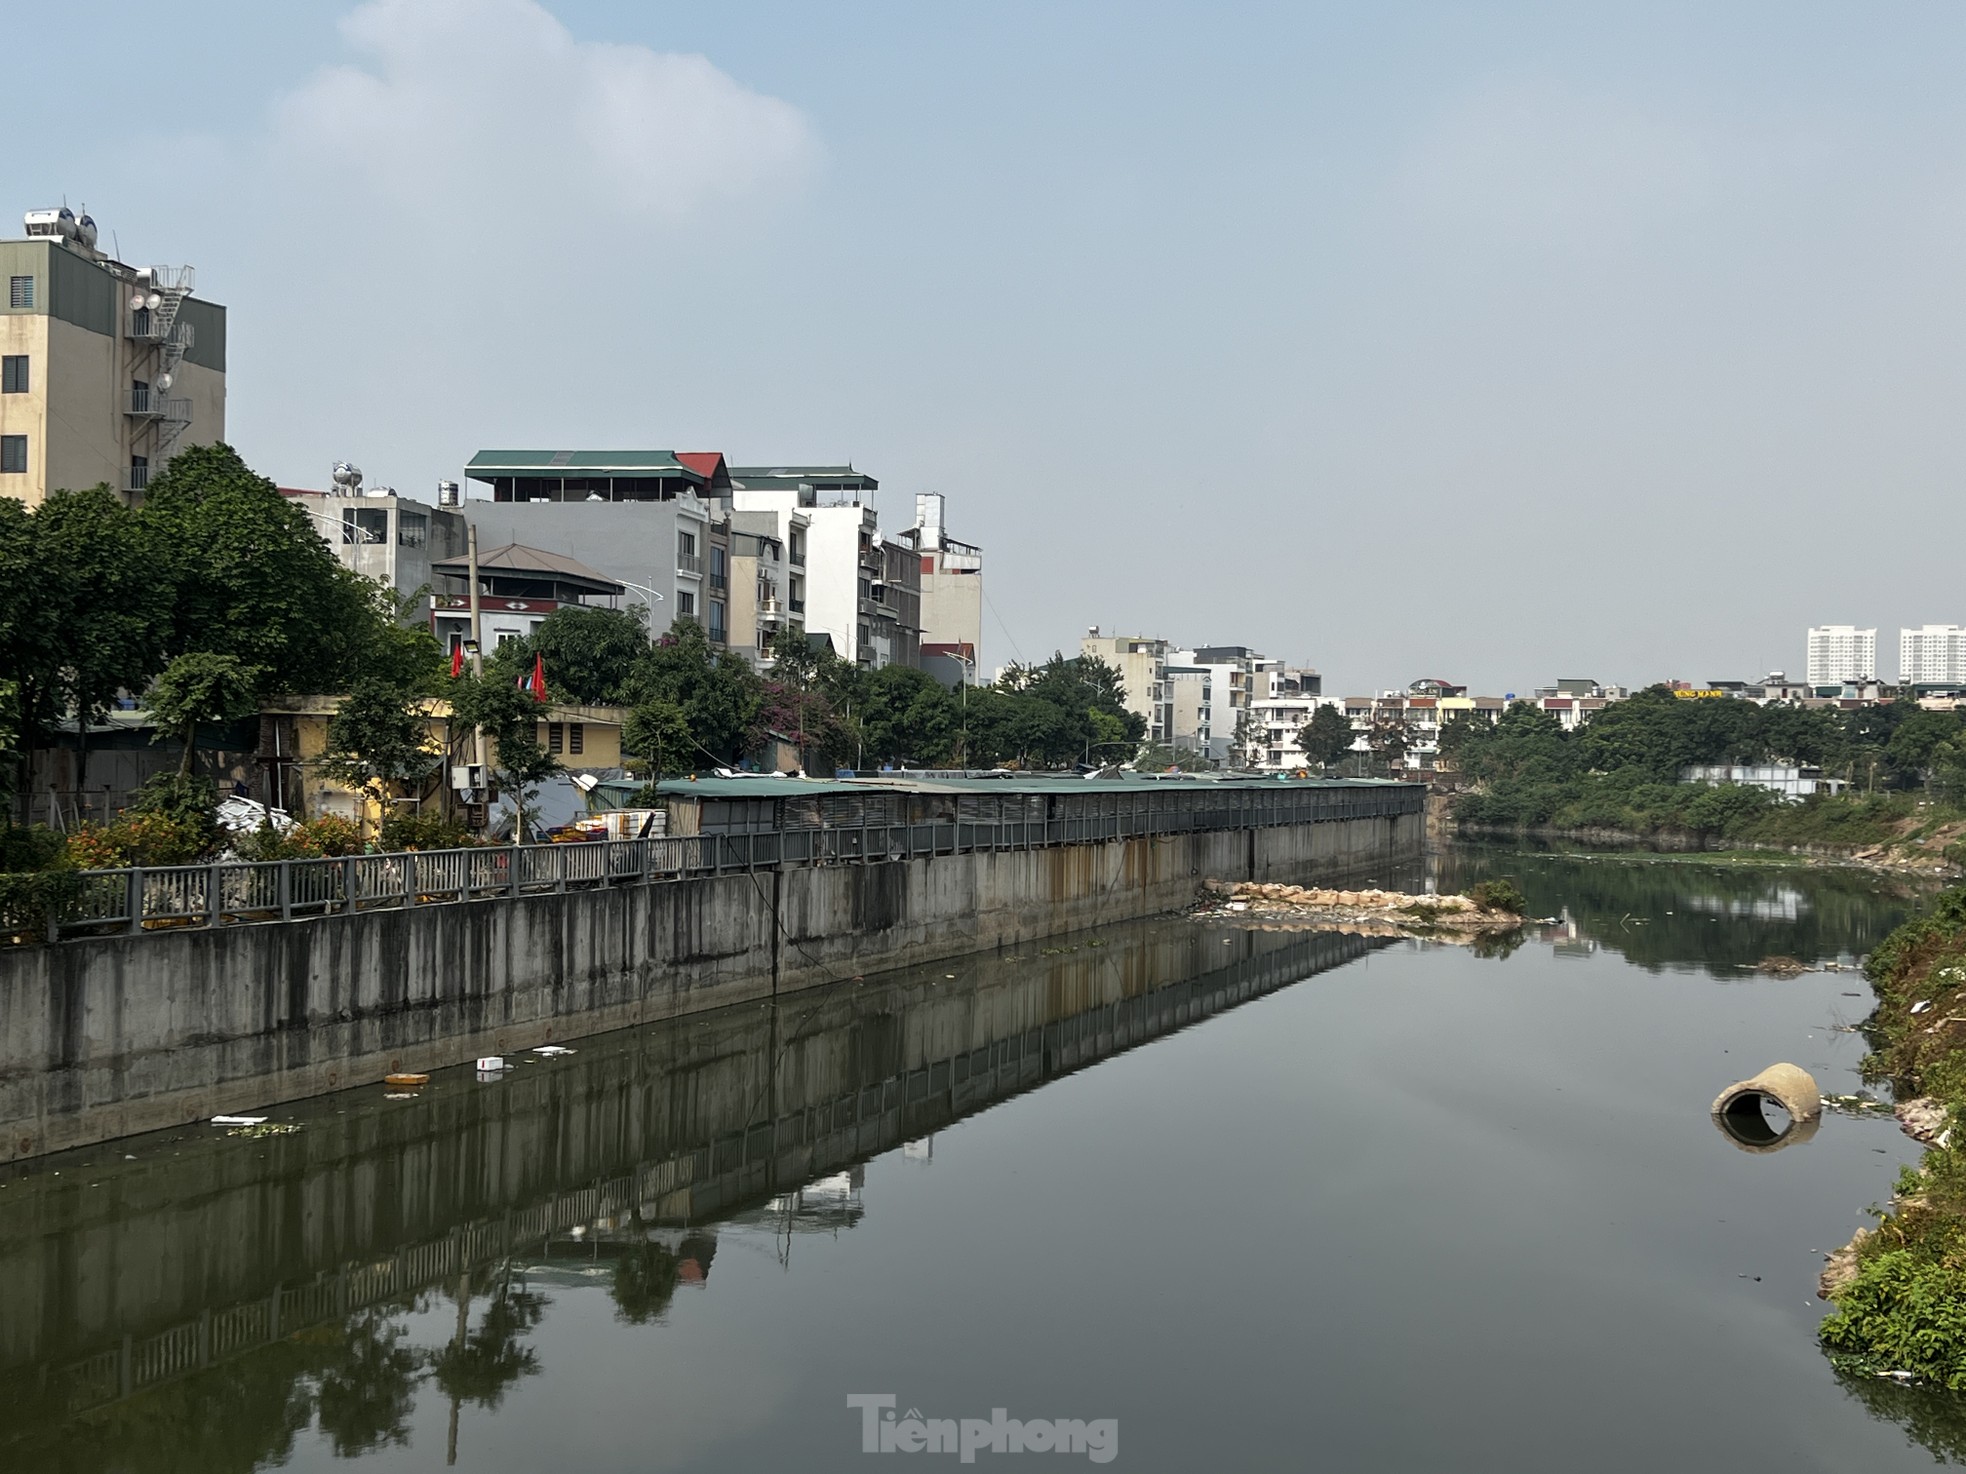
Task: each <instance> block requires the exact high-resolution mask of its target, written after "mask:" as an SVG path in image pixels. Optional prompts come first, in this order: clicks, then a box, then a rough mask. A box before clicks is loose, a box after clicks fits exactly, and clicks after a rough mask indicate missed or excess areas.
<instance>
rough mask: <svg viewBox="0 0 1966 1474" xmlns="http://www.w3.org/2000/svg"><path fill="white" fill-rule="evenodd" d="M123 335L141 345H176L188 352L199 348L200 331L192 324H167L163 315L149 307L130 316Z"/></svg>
mask: <svg viewBox="0 0 1966 1474" xmlns="http://www.w3.org/2000/svg"><path fill="white" fill-rule="evenodd" d="M123 333H124V336H125V337H129V338H134V339H135V340H136V341H137V342H139V343H175V344H176V345H177V346H178V347H180V348H182V349H184V350H185V351H186V352H190V350H191V349H193V348H195V347H197V346H198V330H197V329H196V328H195V327H193V326H192V325H191V324H190V323H188V322H173V323H166V322H165V321H164V317H163V314H162V313H157V312H152V311H151V310H150V309H149V308H148V307H139V308H138V309H137V310H136V311H134V312H132V313H131V314H130V315H129V317H128V318H127V319H126V320H125V322H124V326H123Z"/></svg>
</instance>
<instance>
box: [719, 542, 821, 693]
mask: <svg viewBox="0 0 1966 1474" xmlns="http://www.w3.org/2000/svg"><path fill="white" fill-rule="evenodd" d="M796 526H797V529H798V530H800V531H803V529H804V527H805V519H804V518H799V519H798V520H797V523H796ZM778 528H779V524H778V518H777V516H776V515H775V514H774V513H771V512H732V513H731V514H730V627H731V648H732V649H733V650H737V651H740V652H741V653H742V654H744V655H745V656H746V657H747V658H748V659H749V660H750V661H751V663H752V664H753V665H756V666H758V667H759V668H760V669H767V668H769V667H770V665H771V663H772V661H771V643H772V641H773V639H775V638H776V637H777V634H778V631H779V630H780V629H782V628H783V627H785V626H786V625H790V626H791V627H792V628H793V629H796V630H801V631H802V630H804V628H805V612H804V601H803V600H801V601H800V607H799V609H797V610H794V609H793V608H792V607H791V598H790V594H789V593H788V590H789V588H790V587H791V565H790V563H789V562H788V561H787V553H786V547H785V539H784V538H783V537H782V536H781V535H780V534H779V530H778Z"/></svg>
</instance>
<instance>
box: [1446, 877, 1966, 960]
mask: <svg viewBox="0 0 1966 1474" xmlns="http://www.w3.org/2000/svg"><path fill="white" fill-rule="evenodd" d="M1501 876H1506V877H1508V878H1509V879H1511V880H1513V881H1515V883H1516V884H1517V885H1519V886H1521V887H1522V891H1523V894H1524V895H1525V896H1526V897H1527V898H1528V900H1529V909H1530V912H1531V914H1532V915H1534V916H1538V917H1551V918H1555V919H1554V920H1553V921H1551V922H1549V923H1544V924H1537V925H1534V926H1532V927H1531V928H1530V930H1529V931H1528V933H1526V934H1518V936H1517V937H1516V938H1514V939H1513V941H1514V943H1515V944H1517V945H1519V944H1520V942H1521V941H1523V940H1526V939H1528V938H1529V937H1533V938H1535V939H1536V940H1539V941H1541V942H1543V943H1544V944H1545V945H1547V946H1549V947H1550V948H1551V949H1552V950H1553V951H1554V952H1555V953H1556V954H1557V955H1558V956H1570V957H1587V956H1589V955H1590V954H1591V953H1593V952H1595V951H1596V950H1598V949H1599V948H1604V949H1606V950H1609V951H1613V952H1617V953H1620V954H1621V955H1623V956H1624V958H1625V959H1626V960H1627V961H1629V962H1631V963H1633V964H1634V965H1636V966H1638V967H1642V968H1645V969H1646V970H1648V971H1651V972H1659V971H1662V970H1664V969H1666V968H1676V969H1687V968H1697V969H1700V970H1703V971H1705V972H1707V973H1709V974H1711V975H1712V976H1714V977H1716V978H1721V979H1724V980H1733V979H1738V978H1742V977H1747V976H1750V975H1752V974H1754V973H1755V972H1756V971H1757V970H1758V969H1759V968H1760V967H1761V966H1762V964H1763V963H1764V962H1766V961H1768V960H1769V959H1771V958H1795V959H1798V960H1800V961H1802V962H1804V963H1811V964H1813V963H1822V962H1841V963H1842V964H1843V965H1845V966H1848V967H1852V968H1854V967H1855V966H1856V964H1857V962H1858V960H1859V959H1860V958H1861V957H1862V956H1863V955H1864V954H1865V953H1867V952H1869V951H1870V949H1871V948H1872V947H1873V946H1875V945H1876V944H1877V943H1878V942H1879V941H1881V940H1883V938H1884V937H1885V935H1886V934H1887V933H1889V932H1890V931H1891V929H1892V928H1893V927H1895V926H1896V925H1897V924H1898V923H1899V922H1900V921H1902V920H1903V919H1904V917H1905V916H1906V914H1908V912H1909V911H1910V910H1911V909H1912V907H1913V906H1914V905H1915V904H1916V903H1917V901H1918V898H1919V897H1920V896H1922V895H1925V894H1928V893H1929V892H1930V891H1931V889H1932V887H1931V886H1930V885H1929V884H1927V883H1925V882H1923V881H1918V880H1913V879H1907V878H1900V877H1896V876H1883V875H1876V874H1872V873H1870V872H1867V871H1861V870H1854V869H1839V868H1827V867H1825V868H1819V869H1818V868H1805V867H1801V866H1793V867H1790V866H1768V867H1765V868H1760V867H1753V866H1728V865H1722V864H1711V863H1701V862H1699V861H1697V860H1691V859H1685V858H1681V857H1677V856H1674V857H1645V856H1638V855H1596V856H1588V857H1586V856H1580V855H1576V854H1570V853H1565V852H1562V851H1558V850H1544V851H1534V850H1521V849H1513V848H1504V847H1501V846H1492V845H1463V846H1456V847H1455V848H1454V849H1452V850H1450V851H1448V852H1447V853H1445V854H1443V855H1442V856H1441V857H1440V860H1439V864H1438V870H1437V880H1438V884H1439V888H1440V889H1441V890H1443V891H1462V890H1466V889H1467V888H1468V887H1469V886H1471V885H1474V884H1475V883H1476V882H1478V881H1482V880H1488V879H1493V878H1497V877H1501Z"/></svg>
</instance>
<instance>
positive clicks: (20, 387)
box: [0, 353, 27, 394]
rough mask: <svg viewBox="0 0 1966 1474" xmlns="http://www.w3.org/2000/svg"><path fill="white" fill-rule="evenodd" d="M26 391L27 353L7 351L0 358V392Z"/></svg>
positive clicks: (20, 392)
mask: <svg viewBox="0 0 1966 1474" xmlns="http://www.w3.org/2000/svg"><path fill="white" fill-rule="evenodd" d="M25 393H27V355H26V354H25V353H9V354H8V355H7V356H6V357H4V358H0V394H25Z"/></svg>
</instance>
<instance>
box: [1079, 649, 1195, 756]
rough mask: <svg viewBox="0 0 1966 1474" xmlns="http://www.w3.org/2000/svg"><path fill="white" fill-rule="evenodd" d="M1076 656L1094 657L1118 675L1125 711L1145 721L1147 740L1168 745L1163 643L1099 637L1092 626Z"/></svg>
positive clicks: (1170, 720) (1170, 718) (1170, 728)
mask: <svg viewBox="0 0 1966 1474" xmlns="http://www.w3.org/2000/svg"><path fill="white" fill-rule="evenodd" d="M1079 654H1081V655H1086V656H1092V657H1096V658H1097V659H1099V660H1103V661H1105V662H1106V664H1108V665H1110V666H1112V667H1113V668H1114V669H1115V670H1117V671H1118V672H1119V673H1120V681H1121V683H1122V684H1123V685H1124V686H1125V687H1126V709H1127V710H1128V711H1131V712H1137V713H1138V714H1139V715H1141V716H1143V717H1145V718H1146V719H1147V740H1148V741H1149V742H1168V741H1171V740H1172V736H1173V732H1174V710H1173V705H1172V701H1171V698H1170V694H1169V692H1168V682H1167V641H1165V640H1152V639H1148V638H1147V637H1146V636H1144V635H1102V634H1100V633H1099V626H1098V625H1096V624H1095V625H1094V626H1093V627H1092V628H1091V629H1089V630H1087V631H1086V633H1085V638H1084V639H1083V640H1080V641H1079Z"/></svg>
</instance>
